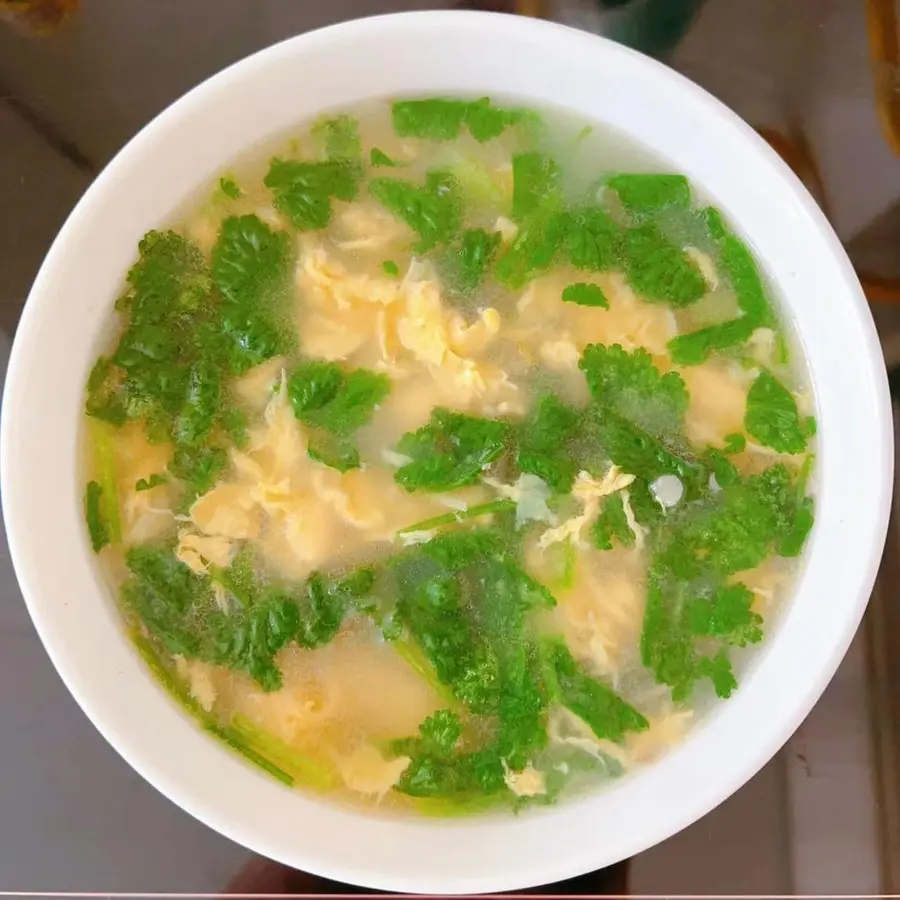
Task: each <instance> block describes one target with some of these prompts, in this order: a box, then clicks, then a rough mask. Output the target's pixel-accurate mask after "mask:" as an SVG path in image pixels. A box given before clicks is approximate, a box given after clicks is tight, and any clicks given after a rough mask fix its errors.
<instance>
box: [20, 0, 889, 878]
mask: <svg viewBox="0 0 900 900" xmlns="http://www.w3.org/2000/svg"><path fill="white" fill-rule="evenodd" d="M448 92H450V93H466V94H476V95H484V94H494V95H514V96H517V97H519V98H522V99H523V100H526V101H529V102H531V103H533V104H535V105H537V106H541V105H553V106H556V107H560V108H562V109H565V110H567V111H569V112H571V113H572V114H574V115H577V116H579V117H581V118H583V119H584V120H585V121H587V122H599V123H606V124H608V125H610V126H612V127H613V128H615V129H618V130H619V131H621V132H623V133H624V134H626V135H629V136H630V137H632V138H633V139H635V140H637V141H640V142H641V143H643V144H645V145H647V146H648V147H650V148H653V149H654V150H656V151H657V152H659V153H660V154H662V155H663V156H664V157H665V158H666V159H667V160H668V161H669V162H670V163H671V165H672V166H673V168H674V169H675V170H677V171H681V172H684V173H685V174H687V175H688V176H690V178H691V179H692V180H693V181H694V182H695V184H697V185H699V186H701V187H702V189H703V191H704V192H706V193H707V194H708V195H709V196H711V197H712V198H713V199H714V201H715V202H716V203H717V204H718V205H719V206H721V207H722V208H723V209H724V210H725V211H726V213H727V214H728V216H729V217H730V218H731V219H732V221H733V222H736V223H739V227H740V230H741V231H742V232H743V234H744V236H745V237H746V238H747V239H748V240H749V241H750V243H751V244H752V246H753V247H754V249H755V251H756V253H757V256H758V258H759V259H760V260H762V261H763V265H764V268H765V269H766V271H767V273H768V275H769V277H770V278H771V279H772V280H773V281H774V282H775V283H776V284H777V286H778V289H779V292H780V294H781V295H782V297H783V298H784V302H785V305H786V312H787V315H788V316H789V318H790V319H791V320H792V321H793V323H794V327H795V328H796V329H797V330H798V331H799V334H800V336H801V343H802V346H803V348H804V351H805V354H806V357H807V360H808V364H809V368H810V372H811V375H812V380H813V384H814V386H815V389H816V393H817V396H818V403H819V410H818V411H819V434H820V447H821V451H820V455H819V459H818V467H819V469H818V484H819V489H818V498H817V524H816V527H815V530H814V533H813V535H812V538H811V541H810V545H809V547H808V550H807V559H806V568H805V574H804V576H803V578H802V583H801V584H800V587H799V590H798V593H797V595H796V597H795V599H794V600H793V602H792V603H791V605H790V608H789V609H788V611H787V613H786V614H785V615H784V617H783V622H782V623H781V625H780V627H779V628H778V629H777V633H776V634H774V635H773V636H772V638H771V639H770V640H768V641H767V643H766V644H765V645H764V649H763V651H762V653H761V655H760V661H759V664H758V665H756V666H755V668H754V669H753V671H752V673H750V674H749V675H748V677H746V678H745V680H744V683H743V684H742V686H741V688H740V690H739V691H738V692H737V694H736V695H735V697H733V698H732V699H731V700H730V701H728V702H727V703H723V704H721V705H720V706H719V707H718V708H717V710H716V712H715V714H713V715H710V716H709V717H708V718H707V719H706V721H704V722H703V723H702V724H701V725H700V726H699V727H698V728H697V729H696V730H695V731H694V732H693V733H692V735H691V736H690V738H689V739H688V740H687V741H686V742H685V743H683V744H682V745H681V746H680V747H678V748H677V749H676V750H674V751H673V752H671V753H670V754H669V755H668V756H667V757H665V758H664V759H663V760H661V761H660V762H658V763H657V764H655V765H653V766H651V767H649V768H647V769H645V770H642V771H640V772H638V773H636V774H634V775H632V776H630V777H628V778H627V779H624V780H622V781H620V782H618V783H617V784H615V785H613V786H611V787H610V788H609V789H608V790H605V791H603V792H600V793H597V794H593V795H590V796H585V797H583V798H581V799H579V800H576V801H572V802H570V803H565V804H563V805H561V806H559V807H558V808H555V809H550V810H546V811H540V812H536V813H533V814H528V815H522V816H519V817H504V818H484V819H478V818H476V819H472V820H455V821H454V820H449V821H422V820H411V819H398V818H377V817H369V816H365V815H360V814H359V813H356V812H354V811H352V810H348V809H344V808H339V807H337V806H334V805H329V804H328V803H325V802H321V801H318V800H316V799H314V798H311V797H308V796H305V795H304V794H302V793H297V792H291V791H289V790H287V789H286V788H283V787H282V786H281V785H279V784H277V783H275V782H274V781H272V780H270V779H269V778H267V777H266V776H264V775H262V774H260V773H259V772H257V771H255V770H254V769H253V768H251V767H250V766H248V765H246V764H245V763H244V762H243V761H241V760H240V759H238V758H236V757H234V756H233V755H232V754H231V753H230V752H229V751H227V750H226V749H225V748H223V747H222V746H220V745H219V744H218V743H217V742H216V740H214V739H213V738H211V737H208V736H206V735H205V734H203V733H202V732H201V731H200V729H199V728H198V727H196V725H195V724H194V723H193V721H192V720H190V719H189V718H188V717H187V716H186V715H185V714H184V713H183V712H182V711H181V710H180V709H179V708H178V706H177V705H176V704H175V703H174V702H173V701H172V700H170V698H169V697H168V696H167V695H166V694H164V692H163V691H162V689H161V688H160V687H159V686H158V685H157V684H156V682H155V681H154V680H153V679H152V678H151V677H150V675H149V673H148V672H147V670H146V669H145V667H144V665H143V663H142V661H141V660H140V659H139V657H138V656H137V654H136V653H135V651H134V650H133V648H132V646H131V645H130V644H129V642H128V641H127V639H126V638H125V636H124V633H123V629H122V628H121V625H120V621H119V618H118V615H117V612H116V609H115V607H114V605H113V602H112V600H111V598H110V597H109V596H108V592H107V591H106V588H105V587H104V584H103V583H102V581H101V578H100V576H99V573H98V571H97V567H96V565H95V562H94V560H93V559H92V555H91V553H90V550H89V547H88V544H87V538H86V535H85V529H84V526H83V522H82V513H81V492H82V477H81V473H80V471H79V464H78V455H77V435H78V434H79V430H80V427H81V409H82V400H83V396H82V390H83V385H84V383H85V379H86V376H87V373H88V371H89V368H90V365H91V363H92V361H93V358H94V355H95V352H96V346H97V342H98V339H99V335H100V334H101V332H102V330H103V328H104V326H105V325H106V322H107V319H108V316H109V314H110V308H111V305H112V303H113V301H114V299H115V297H116V295H117V293H118V291H119V288H120V285H121V283H122V279H123V276H124V273H125V271H126V269H127V267H128V265H129V264H130V262H131V261H132V259H133V257H134V254H135V247H136V245H137V242H138V240H139V238H140V237H141V236H142V235H143V234H144V232H145V231H147V230H148V229H149V228H151V227H156V226H158V225H160V224H161V223H164V222H165V221H166V220H167V218H168V217H169V216H170V215H171V214H172V212H173V210H175V209H176V207H177V206H178V205H179V204H180V203H181V202H182V201H183V199H184V198H185V197H186V196H187V195H188V194H190V192H191V191H193V190H194V189H195V188H196V187H197V185H198V183H199V182H201V181H202V180H203V179H205V178H208V177H209V176H211V175H212V174H213V173H214V172H215V171H217V170H218V169H220V168H221V167H223V166H224V165H227V163H228V162H229V161H230V160H231V159H232V158H234V157H235V156H236V155H238V154H239V153H240V152H241V151H243V150H245V149H246V148H247V147H248V146H250V145H252V144H253V143H255V142H257V141H258V140H261V139H264V138H266V137H268V136H270V135H273V134H276V133H278V132H281V131H283V130H285V129H287V128H288V127H290V126H291V125H294V124H296V123H298V122H300V121H302V120H304V119H307V118H309V117H311V116H314V115H316V114H318V113H320V112H322V111H325V110H329V109H333V108H335V107H340V106H343V105H347V104H353V103H356V102H358V101H360V100H363V99H366V98H370V97H378V96H391V95H410V94H434V93H448ZM889 420H890V407H889V401H888V396H887V389H886V379H885V374H884V366H883V362H882V359H881V353H880V349H879V345H878V343H877V340H876V337H875V334H874V329H873V326H872V321H871V317H870V315H869V312H868V308H867V306H866V304H865V300H864V297H863V296H862V293H861V290H860V288H859V285H858V282H857V280H856V278H855V275H854V273H853V271H852V269H851V267H850V265H849V263H848V261H847V259H846V256H845V255H844V252H843V250H842V249H841V247H840V245H839V243H838V241H837V239H836V238H835V236H834V234H833V233H832V232H831V230H830V228H829V226H828V225H827V223H826V222H825V220H824V218H823V216H822V214H821V213H820V212H819V210H818V208H817V207H816V206H815V204H814V203H813V201H812V200H811V198H810V197H809V196H808V194H807V193H806V192H805V191H804V190H803V188H802V187H801V186H800V185H799V183H798V181H797V180H796V179H795V178H794V176H793V175H792V174H791V173H790V171H789V170H788V169H787V168H786V167H785V166H784V165H783V164H782V163H781V161H780V160H779V159H778V158H777V157H776V155H775V154H774V153H773V152H772V151H771V150H769V148H768V147H767V145H765V144H764V142H763V141H762V140H761V139H759V138H758V137H757V136H756V135H755V133H754V132H753V131H752V130H751V129H750V128H749V127H747V126H746V125H745V124H743V123H742V122H741V121H740V120H738V119H737V118H736V117H735V116H734V115H733V114H732V113H730V112H729V111H728V110H726V109H725V108H724V107H723V106H721V105H720V104H719V103H718V102H716V101H715V100H713V99H712V98H711V97H710V96H709V95H707V94H706V93H705V92H703V91H702V90H700V89H699V88H697V87H695V86H694V85H692V84H691V83H689V82H688V81H686V80H685V79H683V78H681V77H679V76H677V75H675V74H674V73H672V72H670V71H669V70H668V69H666V68H665V67H663V66H661V65H659V64H657V63H654V62H652V61H650V60H648V59H646V58H644V57H642V56H640V55H638V54H636V53H634V52H631V51H629V50H627V49H624V48H622V47H619V46H617V45H615V44H613V43H610V42H607V41H604V40H602V39H600V38H596V37H594V36H591V35H588V34H585V33H581V32H577V31H573V30H570V29H566V28H563V27H560V26H555V25H550V24H547V23H543V22H538V21H534V20H528V19H518V18H513V17H505V16H491V15H482V14H469V13H437V12H436V13H412V14H403V15H399V16H390V17H383V18H376V19H369V20H362V21H357V22H352V23H348V24H345V25H340V26H336V27H333V28H328V29H325V30H322V31H318V32H313V33H310V34H307V35H304V36H301V37H298V38H295V39H293V40H290V41H287V42H285V43H282V44H279V45H277V46H275V47H273V48H271V49H269V50H267V51H264V52H262V53H259V54H257V55H256V56H253V57H251V58H249V59H248V60H245V61H244V62H242V63H239V64H237V65H236V66H233V67H232V68H230V69H228V70H226V71H224V72H222V73H221V74H220V75H218V76H216V77H215V78H213V79H211V80H210V81H208V82H206V83H204V84H203V85H201V86H200V87H199V88H197V89H196V90H194V91H192V92H191V93H190V94H188V95H187V96H186V97H184V98H183V99H182V100H180V101H179V102H177V103H176V104H175V105H173V106H172V107H170V108H169V109H168V110H167V111H166V112H164V113H163V114H162V115H161V116H160V117H159V118H158V119H157V120H155V121H154V122H153V123H151V124H150V125H149V126H148V127H147V128H145V129H144V131H142V132H141V133H140V134H139V135H138V136H137V137H136V138H135V139H134V140H133V141H132V142H131V143H130V144H129V145H128V146H127V147H126V148H125V149H124V150H123V151H122V152H121V153H120V154H119V155H118V156H117V157H116V159H115V160H114V161H113V162H112V163H111V165H110V166H109V167H108V168H107V169H106V171H105V172H104V173H103V174H102V175H101V176H100V177H99V178H98V179H97V181H96V182H95V183H94V185H93V186H92V187H91V189H90V190H89V191H88V192H87V194H86V195H85V196H84V198H83V199H82V201H81V202H80V203H79V205H78V207H77V208H76V210H75V212H74V213H73V214H72V216H71V217H70V219H69V220H68V222H67V223H66V225H65V227H64V228H63V230H62V232H61V233H60V235H59V237H58V239H57V240H56V242H55V244H54V245H53V248H52V250H51V251H50V253H49V255H48V257H47V259H46V261H45V263H44V266H43V268H42V269H41V272H40V274H39V276H38V279H37V281H36V282H35V285H34V289H33V291H32V294H31V296H30V298H29V300H28V304H27V307H26V309H25V313H24V315H23V318H22V321H21V324H20V327H19V331H18V334H17V336H16V341H15V346H14V349H13V356H12V362H11V366H10V371H9V375H8V381H7V388H6V394H5V398H4V408H3V422H2V488H3V496H4V512H5V514H6V521H7V526H8V528H9V537H10V544H11V547H12V552H13V558H14V561H15V566H16V570H17V573H18V576H19V579H20V582H21V585H22V589H23V592H24V594H25V598H26V600H27V603H28V606H29V609H30V611H31V614H32V617H33V618H34V621H35V624H36V626H37V628H38V631H39V632H40V635H41V638H42V639H43V641H44V643H45V645H46V647H47V650H48V652H49V654H50V656H51V658H52V659H53V662H54V663H55V665H56V667H57V668H58V670H59V672H60V674H61V675H62V677H63V679H64V680H65V682H66V684H67V685H68V687H69V689H70V690H71V692H72V694H73V695H74V696H75V698H76V699H77V700H78V702H79V703H80V704H81V706H82V707H83V708H84V710H85V712H86V713H87V714H88V716H89V717H90V718H91V719H92V720H93V722H94V723H95V725H96V726H97V728H98V729H99V730H100V731H101V732H102V733H103V735H104V736H105V737H106V738H107V739H108V740H109V741H110V743H111V744H112V745H113V746H114V747H115V748H116V749H117V750H118V751H119V752H120V753H121V754H122V756H123V757H125V759H126V760H128V761H129V762H130V763H131V764H132V765H133V766H134V767H135V768H136V769H137V770H138V771H139V772H140V773H141V774H142V775H143V776H144V777H145V778H147V780H148V781H150V782H151V783H152V784H154V785H155V786H156V787H157V788H158V789H159V790H160V791H162V792H163V793H164V794H166V795H167V796H168V797H170V798H171V799H172V800H173V801H175V802H176V803H178V804H179V805H181V806H182V807H183V808H184V809H185V810H187V811H188V812H189V813H191V814H193V815H195V816H197V817H198V818H199V819H201V820H203V821H204V822H206V823H207V824H208V825H210V826H212V827H213V828H216V829H217V830H219V831H221V832H222V833H223V834H225V835H227V836H229V837H231V838H233V839H234V840H236V841H239V842H240V843H242V844H245V845H246V846H248V847H250V848H252V849H254V850H256V851H258V852H259V853H262V854H264V855H266V856H269V857H272V858H275V859H278V860H281V861H284V862H286V863H288V864H290V865H293V866H296V867H297V868H300V869H304V870H306V871H310V872H314V873H318V874H321V875H325V876H329V877H333V878H337V879H340V880H344V881H348V882H355V883H358V884H361V885H368V886H374V887H380V888H386V889H393V890H406V891H422V892H441V893H453V892H471V891H496V890H510V889H515V888H519V887H525V886H530V885H536V884H544V883H548V882H552V881H556V880H559V879H562V878H565V877H570V876H573V875H576V874H579V873H582V872H585V871H589V870H592V869H596V868H600V867H602V866H605V865H609V864H611V863H613V862H615V861H617V860H620V859H623V858H625V857H627V856H630V855H633V854H634V853H637V852H639V851H641V850H643V849H645V848H646V847H648V846H650V845H652V844H654V843H656V842H658V841H660V840H662V839H664V838H666V837H667V836H669V835H671V834H672V833H674V832H675V831H677V830H679V829H680V828H682V827H684V826H686V825H688V824H689V823H690V822H692V821H694V820H695V819H697V818H699V817H700V816H702V815H703V814H704V813H706V812H707V811H708V810H710V809H711V808H712V807H713V806H715V805H716V804H717V803H719V802H721V801H722V800H723V799H724V798H725V797H726V796H728V795H729V794H730V793H732V792H733V791H734V790H736V789H737V788H738V787H739V786H740V785H741V784H743V783H744V782H745V781H746V780H747V779H748V778H750V777H751V776H752V775H753V774H754V773H755V772H756V771H757V770H758V769H759V768H760V767H761V766H762V765H763V764H764V763H765V762H766V761H767V760H768V759H769V758H770V757H771V756H772V754H773V753H774V752H775V751H776V750H777V749H778V748H779V747H780V746H781V744H782V743H783V742H784V741H785V740H786V739H787V738H788V736H789V735H790V734H791V733H792V731H793V730H794V729H795V728H796V726H797V725H798V724H799V723H800V721H801V720H802V719H803V717H804V716H805V715H806V713H807V712H808V711H809V709H810V707H811V706H812V704H813V703H814V702H815V700H816V699H817V698H818V696H819V694H820V693H821V691H822V690H823V689H824V687H825V685H826V684H827V682H828V680H829V678H830V677H831V675H832V674H833V672H834V669H835V668H836V666H837V664H838V663H839V661H840V659H841V657H842V656H843V653H844V651H845V650H846V648H847V645H848V644H849V641H850V639H851V637H852V635H853V633H854V631H855V629H856V626H857V624H858V621H859V618H860V616H861V614H862V612H863V610H864V607H865V603H866V601H867V598H868V594H869V591H870V589H871V586H872V583H873V581H874V577H875V572H876V568H877V564H878V560H879V558H880V553H881V548H882V545H883V540H884V533H885V529H886V523H887V516H888V500H889V495H890V490H889V484H890V479H891V470H892V451H891V442H890V439H889V435H890V432H889ZM850 473H852V480H851V475H850Z"/></svg>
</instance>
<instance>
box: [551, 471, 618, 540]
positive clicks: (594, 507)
mask: <svg viewBox="0 0 900 900" xmlns="http://www.w3.org/2000/svg"><path fill="white" fill-rule="evenodd" d="M632 481H634V475H627V474H626V473H624V472H623V471H622V470H621V469H620V468H619V467H618V466H611V467H610V469H609V471H608V472H607V473H606V474H605V475H604V476H603V478H601V479H600V480H599V481H597V480H596V479H595V478H593V477H591V475H589V474H588V473H587V472H579V473H578V475H577V476H576V478H575V484H574V486H573V488H572V496H573V497H575V499H576V500H578V501H579V502H580V503H581V507H582V511H581V513H580V515H577V516H572V517H571V518H570V519H566V521H565V522H563V523H562V524H561V525H557V526H556V527H555V528H549V529H547V531H545V532H544V533H543V534H542V535H541V537H540V541H539V542H538V546H539V547H540V548H541V549H542V550H545V549H546V548H547V547H549V546H550V545H551V544H556V543H559V542H561V541H572V542H573V543H575V544H578V545H582V543H583V542H582V537H581V532H582V531H584V528H585V526H586V525H588V524H589V523H590V522H592V521H593V520H594V519H595V518H596V517H597V514H598V513H599V512H600V501H601V500H602V499H603V498H604V497H606V496H608V495H609V494H615V493H616V492H617V491H621V490H622V489H623V488H626V487H628V485H629V484H631V482H632Z"/></svg>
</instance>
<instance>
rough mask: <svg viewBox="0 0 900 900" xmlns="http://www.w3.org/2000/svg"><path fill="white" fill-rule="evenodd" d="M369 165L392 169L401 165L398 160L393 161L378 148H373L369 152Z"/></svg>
mask: <svg viewBox="0 0 900 900" xmlns="http://www.w3.org/2000/svg"><path fill="white" fill-rule="evenodd" d="M369 163H370V164H371V165H372V166H387V167H388V168H392V169H393V168H396V167H397V166H399V165H400V163H398V162H397V161H396V160H393V159H391V158H390V156H388V155H387V153H385V152H384V150H379V149H378V147H373V148H372V149H371V150H370V151H369Z"/></svg>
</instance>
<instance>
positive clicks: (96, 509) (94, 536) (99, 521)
mask: <svg viewBox="0 0 900 900" xmlns="http://www.w3.org/2000/svg"><path fill="white" fill-rule="evenodd" d="M102 498H103V488H102V487H100V485H99V484H98V483H97V482H96V481H89V482H88V483H87V488H85V492H84V518H85V521H86V522H87V527H88V534H90V537H91V547H92V548H93V550H94V553H99V552H100V551H101V550H102V549H103V548H104V547H106V546H107V545H108V544H109V543H110V535H109V528H108V526H107V524H106V520H105V519H104V517H103V509H102Z"/></svg>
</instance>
